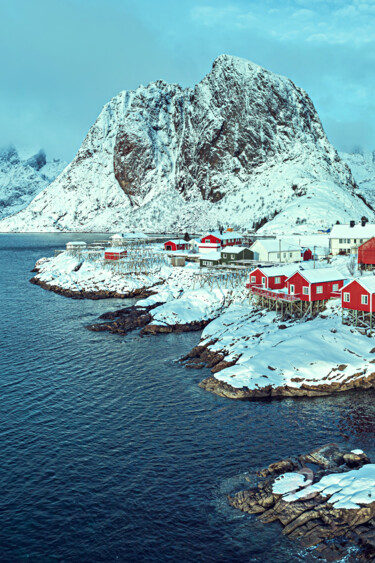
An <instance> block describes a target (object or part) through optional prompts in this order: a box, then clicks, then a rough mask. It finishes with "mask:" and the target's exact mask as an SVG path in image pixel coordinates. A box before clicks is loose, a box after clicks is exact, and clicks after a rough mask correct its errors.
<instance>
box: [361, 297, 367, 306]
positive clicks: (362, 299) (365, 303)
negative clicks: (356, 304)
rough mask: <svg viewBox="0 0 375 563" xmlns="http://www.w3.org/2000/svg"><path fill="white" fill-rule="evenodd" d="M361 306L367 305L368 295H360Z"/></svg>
mask: <svg viewBox="0 0 375 563" xmlns="http://www.w3.org/2000/svg"><path fill="white" fill-rule="evenodd" d="M361 304H362V305H367V304H368V295H361Z"/></svg>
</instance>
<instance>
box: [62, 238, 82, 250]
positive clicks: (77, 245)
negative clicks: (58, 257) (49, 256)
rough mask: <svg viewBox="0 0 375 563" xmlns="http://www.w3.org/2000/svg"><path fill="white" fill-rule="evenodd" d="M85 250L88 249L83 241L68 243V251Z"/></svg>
mask: <svg viewBox="0 0 375 563" xmlns="http://www.w3.org/2000/svg"><path fill="white" fill-rule="evenodd" d="M85 248H87V243H86V242H84V241H82V240H75V241H72V242H67V243H66V249H67V250H77V251H78V250H84V249H85Z"/></svg>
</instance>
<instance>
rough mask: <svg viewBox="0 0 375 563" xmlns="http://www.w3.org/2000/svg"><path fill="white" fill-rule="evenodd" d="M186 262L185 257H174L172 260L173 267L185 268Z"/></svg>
mask: <svg viewBox="0 0 375 563" xmlns="http://www.w3.org/2000/svg"><path fill="white" fill-rule="evenodd" d="M185 262H186V261H185V258H184V256H172V258H171V264H172V266H179V267H184V266H185Z"/></svg>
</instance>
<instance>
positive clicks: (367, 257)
mask: <svg viewBox="0 0 375 563" xmlns="http://www.w3.org/2000/svg"><path fill="white" fill-rule="evenodd" d="M358 265H359V266H360V267H361V268H362V269H368V268H369V266H371V268H370V269H372V267H374V266H375V237H372V238H370V239H369V240H367V241H366V242H364V243H363V244H361V245H359V247H358Z"/></svg>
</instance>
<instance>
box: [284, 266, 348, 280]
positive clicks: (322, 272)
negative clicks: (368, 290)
mask: <svg viewBox="0 0 375 563" xmlns="http://www.w3.org/2000/svg"><path fill="white" fill-rule="evenodd" d="M296 272H299V273H300V274H301V276H303V277H304V278H305V280H306V281H308V282H309V283H320V282H330V281H338V280H346V278H347V276H345V275H343V274H342V273H341V272H339V271H338V270H335V269H334V268H317V269H316V270H303V271H301V270H296ZM296 272H295V273H296ZM292 275H293V274H291V275H290V276H289V277H291V276H292Z"/></svg>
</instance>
